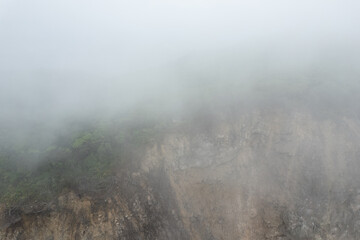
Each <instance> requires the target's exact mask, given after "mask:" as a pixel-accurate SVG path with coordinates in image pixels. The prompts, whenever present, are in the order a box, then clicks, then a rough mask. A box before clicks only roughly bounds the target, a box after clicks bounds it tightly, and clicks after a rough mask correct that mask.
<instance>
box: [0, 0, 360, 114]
mask: <svg viewBox="0 0 360 240" xmlns="http://www.w3.org/2000/svg"><path fill="white" fill-rule="evenodd" d="M359 7H360V4H359V3H358V2H357V1H301V2H298V1H200V0H197V1H170V2H169V1H158V0H156V1H139V0H136V1H111V0H106V1H82V0H79V1H69V0H65V1H41V0H35V1H31V2H29V1H20V0H17V1H10V0H1V1H0V79H1V80H0V81H1V90H0V91H1V92H0V100H1V102H0V104H1V118H7V119H8V120H9V118H10V119H11V120H14V119H18V118H23V119H24V120H25V119H41V118H45V117H53V118H59V116H65V115H73V114H75V113H80V112H82V113H85V112H91V111H95V110H96V111H98V110H99V109H102V110H105V109H106V110H107V111H109V110H110V112H111V111H119V110H126V109H131V108H133V107H134V106H135V105H137V106H138V105H139V104H140V105H141V104H142V103H144V102H149V99H152V100H154V101H155V102H156V101H157V103H159V105H157V104H155V105H157V106H156V107H155V108H161V107H163V108H164V109H165V108H166V109H184V108H185V109H186V108H187V105H186V104H188V102H189V99H187V98H188V97H189V95H192V97H194V96H196V95H197V93H194V92H196V91H202V90H203V89H204V88H207V87H208V86H210V85H212V84H215V85H214V86H215V88H216V89H221V87H220V85H222V86H231V88H233V90H234V86H236V87H235V88H236V89H241V90H242V91H243V89H253V87H254V85H257V86H258V87H259V81H260V80H262V81H265V82H270V83H268V84H267V85H266V84H265V85H264V86H263V87H260V88H262V89H264V88H266V90H268V89H271V87H272V86H274V84H273V83H272V82H271V81H274V80H275V82H276V81H278V79H275V78H282V83H281V84H285V85H286V84H289V83H290V82H299V81H302V80H303V81H310V80H309V79H310V78H309V77H308V76H309V72H311V73H310V75H311V74H313V75H315V77H316V78H321V77H323V78H326V77H332V78H333V79H337V80H339V81H340V82H339V84H340V85H341V86H345V85H346V83H345V82H347V81H348V82H349V84H353V83H354V81H355V82H356V79H357V77H358V76H359V70H358V69H357V67H358V63H359V51H360V48H359V42H360V41H359V40H360V39H359V38H360V28H359V27H358V23H359V22H360V17H359V14H358V9H359ZM316 74H318V75H316ZM344 74H346V75H344ZM280 75H281V77H280ZM284 76H285V77H284ZM333 79H329V80H328V79H313V80H311V81H314V82H322V83H325V82H327V81H333ZM260 83H261V81H260ZM276 84H278V83H276ZM276 84H275V85H276ZM296 84H298V83H296ZM296 84H295V85H296ZM260 85H261V84H260ZM278 85H279V84H278ZM278 85H276V86H278ZM194 86H197V88H198V89H196V90H194ZM336 89H337V87H335V90H336ZM351 89H353V87H351ZM189 92H191V94H189ZM225 92H226V91H225ZM225 92H223V93H218V94H219V95H221V94H223V95H224V96H225V95H226V93H225ZM234 94H235V95H241V94H243V92H241V91H240V92H239V93H237V92H236V91H235V92H234ZM260 95H262V93H261V94H260ZM164 102H166V104H165V103H164ZM160 103H162V105H167V106H161V104H160Z"/></svg>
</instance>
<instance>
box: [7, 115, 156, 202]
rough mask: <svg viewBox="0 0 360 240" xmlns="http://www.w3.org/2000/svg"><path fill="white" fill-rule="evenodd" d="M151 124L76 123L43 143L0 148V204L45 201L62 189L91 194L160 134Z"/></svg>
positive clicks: (130, 122) (154, 125)
mask: <svg viewBox="0 0 360 240" xmlns="http://www.w3.org/2000/svg"><path fill="white" fill-rule="evenodd" d="M159 130H160V128H159V125H158V124H155V122H136V123H134V122H133V121H128V122H122V123H114V122H107V123H93V124H82V123H79V124H77V125H76V126H75V127H74V126H72V127H69V128H68V129H67V130H66V131H63V132H62V133H61V134H58V136H56V137H55V141H52V142H49V143H48V144H47V145H46V146H36V143H28V145H26V144H25V145H23V146H21V147H19V146H17V145H16V144H14V147H11V146H9V145H6V146H5V145H4V144H3V146H0V147H1V149H0V150H1V151H0V203H5V204H6V205H8V206H21V205H23V204H27V203H31V202H48V201H50V200H51V199H54V198H55V197H57V196H58V194H60V193H61V192H62V191H66V189H72V190H75V191H82V192H85V193H86V192H94V191H95V192H96V191H97V190H98V189H97V186H99V185H101V184H102V183H106V181H107V180H108V179H109V178H110V177H111V176H113V175H115V174H116V172H117V170H118V169H119V168H122V167H124V166H125V165H127V164H129V163H131V161H132V160H133V158H132V154H131V153H132V152H138V150H139V149H141V148H142V147H143V146H145V145H146V144H150V143H151V142H152V141H154V140H155V139H156V138H157V137H158V136H160V134H159V133H160V131H159Z"/></svg>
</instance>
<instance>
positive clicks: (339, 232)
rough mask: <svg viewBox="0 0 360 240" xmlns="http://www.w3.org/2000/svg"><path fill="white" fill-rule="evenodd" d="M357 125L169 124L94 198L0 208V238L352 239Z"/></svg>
mask: <svg viewBox="0 0 360 240" xmlns="http://www.w3.org/2000/svg"><path fill="white" fill-rule="evenodd" d="M359 143H360V121H359V120H358V119H357V118H355V117H354V118H352V117H340V116H338V117H331V118H330V117H329V118H318V117H316V116H315V115H314V114H312V113H311V112H309V111H305V110H303V111H282V110H277V111H275V110H271V111H269V110H266V111H265V110H256V111H255V110H254V111H249V112H247V113H241V114H237V115H236V116H231V117H230V116H226V115H221V116H217V117H216V118H215V119H212V120H209V119H207V118H204V119H202V120H201V119H198V121H197V124H195V125H194V124H187V123H185V122H177V123H174V126H173V127H172V129H171V131H169V132H167V133H166V134H165V135H164V138H163V139H162V140H161V141H157V142H155V143H153V144H151V145H149V146H148V148H147V151H146V153H145V155H144V156H143V158H142V160H141V161H140V163H139V164H138V165H137V167H136V168H131V169H124V170H123V171H122V172H119V174H118V176H116V177H114V178H113V179H112V180H111V181H110V182H109V183H108V185H107V186H106V190H104V191H103V193H102V194H98V193H97V194H81V193H77V192H71V191H70V192H64V194H62V196H61V197H59V198H58V199H57V200H56V201H54V202H52V203H51V204H46V205H43V206H42V205H41V204H40V203H39V204H37V205H36V206H28V207H24V208H23V209H13V210H12V209H8V208H5V207H3V209H2V213H3V214H2V219H1V226H2V228H1V231H0V238H1V239H209V240H210V239H249V240H250V239H251V240H257V239H259V240H262V239H274V240H275V239H284V240H285V239H304V240H305V239H329V240H330V239H334V240H335V239H337V240H338V239H349V240H350V239H360V177H359V174H358V170H359V169H360V162H359V160H358V159H359V157H360V150H359V147H358V146H359Z"/></svg>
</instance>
